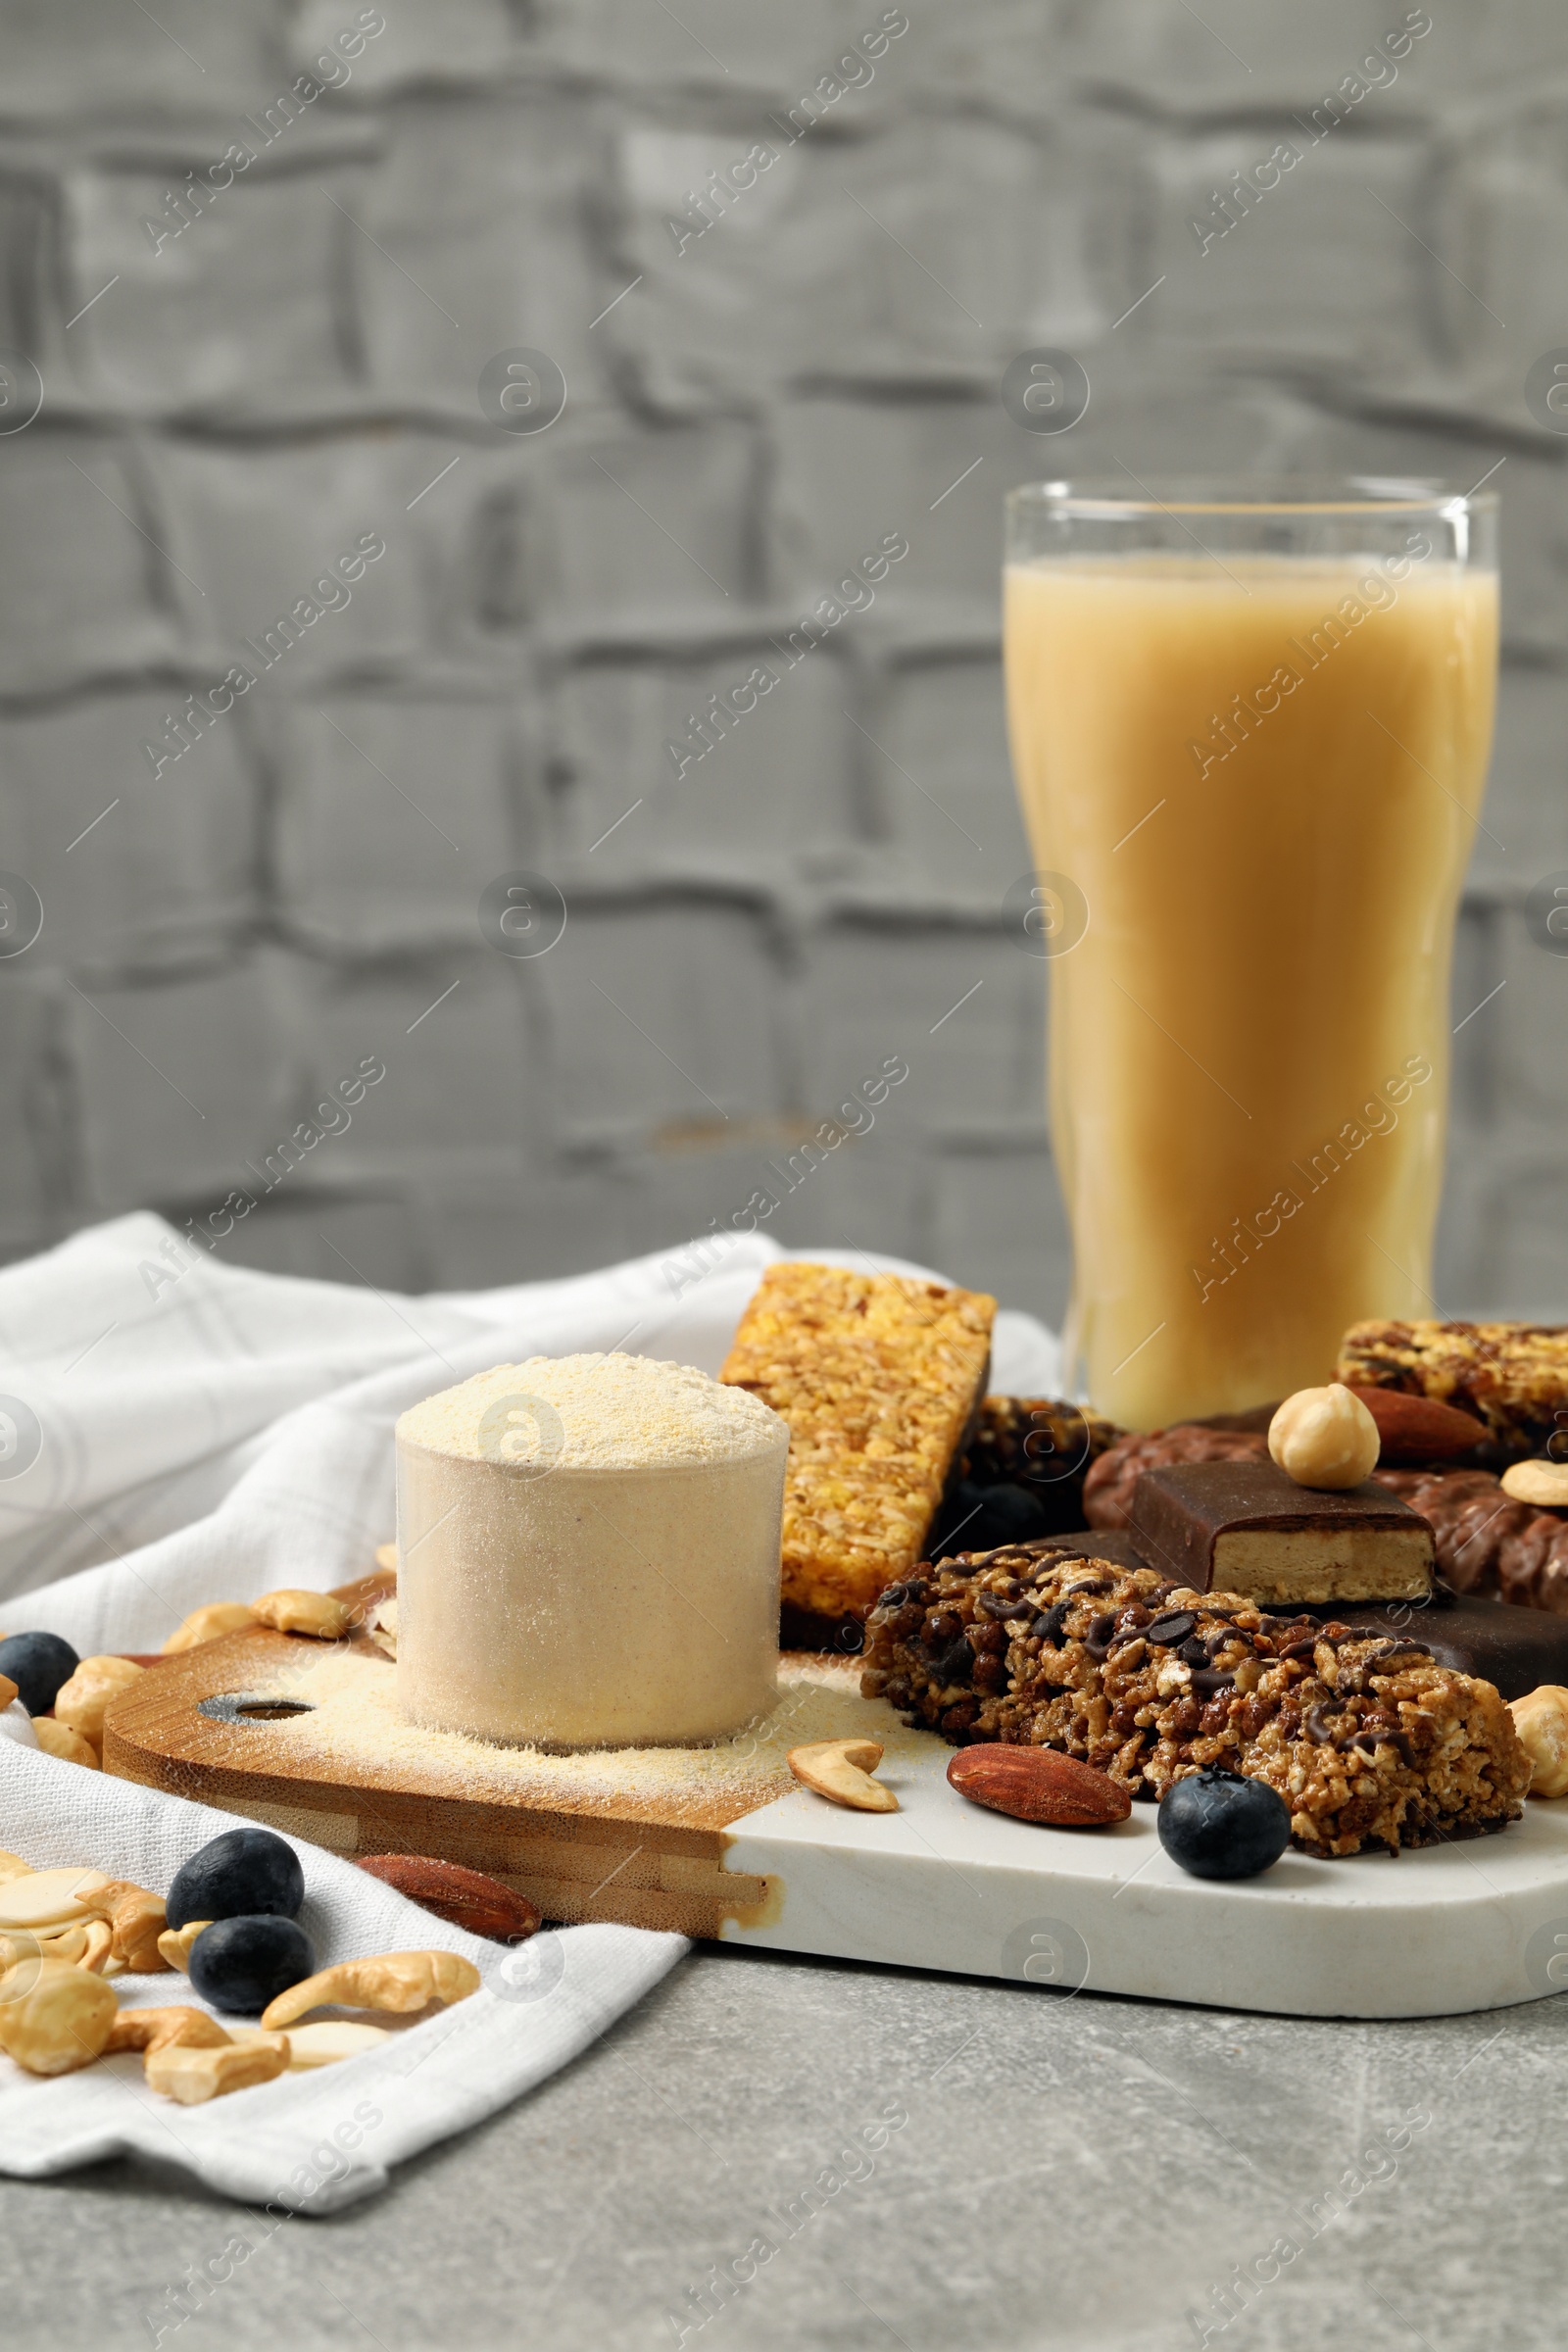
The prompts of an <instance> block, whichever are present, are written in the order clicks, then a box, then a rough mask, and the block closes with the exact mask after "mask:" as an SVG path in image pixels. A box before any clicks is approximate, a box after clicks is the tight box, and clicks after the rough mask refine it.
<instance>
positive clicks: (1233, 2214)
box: [0, 1948, 1568, 2352]
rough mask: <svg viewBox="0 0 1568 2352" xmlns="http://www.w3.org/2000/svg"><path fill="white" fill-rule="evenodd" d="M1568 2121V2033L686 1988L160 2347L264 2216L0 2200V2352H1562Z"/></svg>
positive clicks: (253, 2261) (82, 2185)
mask: <svg viewBox="0 0 1568 2352" xmlns="http://www.w3.org/2000/svg"><path fill="white" fill-rule="evenodd" d="M1565 2094H1568V2002H1565V2001H1562V2000H1550V2001H1545V2002H1542V2003H1537V2004H1535V2005H1533V2006H1530V2007H1526V2008H1518V2009H1511V2010H1505V2011H1501V2012H1498V2013H1496V2014H1495V2015H1492V2016H1486V2017H1457V2018H1450V2019H1446V2020H1441V2021H1436V2022H1428V2021H1416V2022H1412V2023H1408V2024H1395V2025H1348V2024H1318V2023H1298V2022H1295V2021H1293V2020H1289V2019H1279V2018H1263V2017H1250V2016H1238V2015H1233V2014H1230V2013H1226V2012H1218V2011H1204V2010H1197V2009H1180V2008H1167V2007H1162V2006H1159V2005H1157V2004H1150V2003H1141V2002H1135V2001H1122V2000H1109V1999H1100V1998H1095V1997H1090V1996H1086V1995H1079V1996H1077V1997H1076V1998H1071V1997H1065V1996H1063V1995H1061V1994H1059V1993H1055V1992H1052V1991H1038V1992H1037V1991H1034V1990H1030V1989H1026V1988H1024V1987H1021V1986H1020V1987H1011V1986H1004V1985H984V1984H978V1983H970V1982H966V1981H963V1980H959V1979H955V1978H925V1977H917V1976H912V1975H902V1974H892V1973H888V1972H883V1971H877V1970H873V1969H867V1968H859V1967H856V1966H852V1965H847V1964H846V1965H840V1964H836V1963H830V1962H810V1961H803V1960H787V1959H777V1958H774V1957H772V1956H769V1955H762V1954H756V1953H742V1952H727V1951H720V1950H715V1949H711V1948H703V1949H700V1950H699V1951H698V1952H697V1953H696V1955H695V1956H694V1957H693V1958H692V1959H691V1960H689V1961H688V1962H687V1963H686V1964H685V1965H684V1966H683V1967H682V1968H680V1969H678V1970H677V1971H676V1973H675V1974H674V1975H673V1976H672V1977H671V1978H669V1979H668V1980H666V1982H665V1983H664V1985H662V1986H661V1987H660V1988H659V1989H658V1990H657V1991H656V1992H655V1993H654V1994H653V1995H652V1997H651V1998H650V1999H649V2000H647V2001H646V2002H645V2003H644V2004H643V2005H642V2007H641V2008H640V2009H638V2010H636V2011H634V2012H633V2013H632V2015H631V2016H630V2017H628V2018H626V2019H624V2020H622V2022H621V2023H620V2025H619V2026H618V2027H616V2028H615V2030H614V2031H613V2033H612V2034H609V2035H608V2036H607V2037H606V2038H605V2039H604V2040H603V2041H602V2042H601V2043H599V2044H598V2045H597V2046H596V2047H595V2048H594V2049H593V2050H592V2051H590V2052H589V2053H588V2055H587V2056H586V2057H584V2058H583V2059H582V2060H580V2061H579V2062H578V2064H577V2065H576V2066H574V2067H572V2068H570V2069H568V2070H567V2071H566V2072H565V2073H564V2074H563V2075H559V2076H557V2077H555V2078H554V2080H553V2081H551V2082H548V2083H547V2084H546V2085H545V2086H544V2087H543V2088H542V2089H541V2090H539V2091H538V2092H537V2093H535V2095H534V2096H533V2097H531V2098H528V2099H524V2100H522V2101H521V2102H520V2103H519V2104H518V2105H516V2106H515V2107H514V2108H512V2109H511V2110H510V2111H509V2112H508V2113H506V2114H504V2115H501V2116H499V2117H497V2118H495V2119H494V2120H493V2121H492V2122H491V2123H490V2124H488V2125H487V2126H485V2127H483V2128H482V2129H480V2130H478V2131H473V2132H471V2133H469V2134H468V2135H467V2136H466V2138H464V2139H462V2140H460V2141H458V2142H456V2143H453V2144H449V2145H447V2146H445V2147H442V2148H438V2149H435V2150H433V2151H432V2152H431V2153H430V2154H429V2155H428V2156H426V2157H425V2158H423V2159H422V2160H420V2161H419V2162H417V2163H415V2164H412V2165H410V2166H408V2167H406V2168H405V2169H404V2170H402V2171H401V2172H400V2173H398V2174H397V2175H396V2177H395V2179H394V2182H393V2185H392V2187H391V2188H390V2189H389V2190H388V2191H387V2192H386V2194H384V2195H383V2196H381V2197H379V2198H377V2199H375V2200H373V2201H372V2202H370V2203H368V2204H364V2205H360V2206H358V2207H355V2208H354V2209H353V2210H351V2211H350V2212H348V2213H345V2214H343V2215H342V2216H341V2217H339V2218H338V2219H336V2220H325V2221H315V2222H313V2221H303V2220H301V2221H291V2222H288V2223H286V2224H284V2225H282V2226H281V2227H279V2228H277V2229H276V2230H275V2232H274V2233H273V2234H272V2235H271V2236H270V2237H268V2238H267V2239H266V2242H265V2243H260V2244H258V2245H257V2247H256V2251H255V2252H254V2253H253V2254H252V2255H251V2256H250V2257H249V2259H248V2260H247V2261H245V2262H244V2263H243V2264H242V2265H240V2266H239V2267H237V2268H236V2269H235V2271H234V2275H233V2277H232V2278H231V2279H230V2280H229V2281H228V2282H227V2283H226V2284H225V2285H223V2286H221V2288H219V2289H218V2290H217V2291H216V2292H215V2293H214V2294H213V2296H212V2297H211V2299H210V2301H209V2302H208V2303H207V2304H206V2306H205V2307H204V2309H203V2310H202V2312H201V2314H200V2315H199V2316H197V2317H193V2318H191V2319H189V2320H188V2321H187V2322H186V2323H185V2324H184V2325H183V2326H182V2327H179V2328H178V2329H177V2331H175V2330H173V2329H172V2328H170V2327H169V2322H170V2316H171V2315H170V2312H169V2307H168V2304H167V2300H166V2290H167V2288H168V2287H169V2286H171V2285H177V2284H178V2282H179V2280H180V2278H181V2275H182V2274H183V2272H184V2271H185V2269H186V2266H187V2265H190V2264H196V2265H202V2264H204V2263H206V2262H207V2260H208V2259H209V2258H210V2257H212V2256H214V2255H216V2254H218V2253H219V2252H220V2251H221V2248H222V2246H223V2245H224V2242H225V2240H227V2239H229V2238H230V2237H232V2236H235V2235H240V2236H245V2237H248V2238H249V2239H250V2240H252V2241H256V2240H258V2239H260V2238H261V2237H262V2234H263V2231H264V2229H265V2228H266V2225H265V2224H264V2223H263V2222H262V2221H261V2218H260V2217H259V2216H257V2215H255V2214H253V2213H250V2212H248V2211H247V2210H246V2209H244V2208H242V2207H237V2206H233V2205H229V2204H226V2203H224V2202H222V2201H220V2200H217V2199H209V2198H207V2197H204V2196H198V2195H193V2194H192V2193H191V2192H190V2191H189V2189H188V2188H186V2187H185V2186H183V2185H182V2184H180V2183H179V2182H178V2181H177V2180H174V2179H172V2178H159V2177H157V2176H154V2175H151V2174H149V2173H146V2172H143V2171H138V2170H135V2169H133V2168H131V2167H130V2166H127V2165H119V2164H115V2165H107V2166H102V2167H100V2168H98V2169H97V2170H96V2171H94V2172H91V2173H85V2174H77V2175H75V2176H73V2177H71V2178H68V2179H66V2180H59V2181H52V2182H46V2183H41V2184H29V2183H22V2182H17V2181H4V2182H0V2232H3V2234H0V2246H3V2248H4V2252H3V2254H0V2264H3V2271H0V2289H3V2303H0V2309H3V2312H4V2319H3V2321H0V2340H3V2341H4V2343H5V2344H6V2346H7V2348H8V2352H33V2347H39V2348H40V2352H41V2348H42V2347H45V2346H47V2347H48V2348H49V2352H61V2348H62V2347H63V2346H66V2345H82V2346H86V2347H91V2348H92V2352H103V2348H111V2347H118V2346H121V2345H124V2346H127V2347H128V2346H130V2345H141V2346H147V2345H149V2344H150V2343H151V2342H152V2341H153V2340H154V2339H153V2329H152V2328H150V2327H149V2326H148V2323H147V2319H146V2316H145V2315H146V2314H148V2313H149V2312H151V2313H154V2314H157V2315H161V2324H162V2325H163V2326H164V2327H166V2329H168V2330H169V2331H168V2332H165V2333H164V2335H163V2337H162V2342H163V2344H164V2345H165V2346H168V2345H177V2346H178V2348H179V2352H207V2348H208V2347H213V2348H214V2352H216V2348H217V2347H224V2348H225V2352H250V2348H251V2347H253V2346H254V2347H266V2352H276V2348H278V2347H282V2346H288V2347H290V2352H292V2348H293V2347H296V2346H303V2347H307V2348H309V2352H314V2348H315V2347H317V2346H332V2347H334V2348H336V2347H352V2346H355V2345H364V2346H373V2345H380V2346H382V2347H384V2348H385V2352H405V2347H425V2346H432V2347H434V2346H439V2347H443V2348H445V2347H466V2346H470V2345H472V2346H488V2345H513V2344H525V2345H527V2346H528V2347H530V2352H555V2348H556V2347H561V2348H562V2352H578V2348H579V2347H581V2348H582V2352H620V2348H621V2347H636V2348H638V2352H641V2348H642V2347H658V2346H673V2345H675V2344H676V2343H677V2342H678V2341H680V2340H682V2338H681V2332H680V2331H681V2329H682V2328H685V2329H686V2330H688V2332H686V2333H685V2335H684V2339H683V2340H684V2342H685V2343H686V2344H687V2345H692V2344H699V2343H700V2344H701V2345H702V2347H703V2352H709V2347H711V2346H717V2345H720V2344H727V2345H729V2346H730V2347H731V2348H732V2352H734V2348H735V2347H744V2348H745V2352H753V2348H755V2352H804V2348H805V2347H811V2348H812V2352H816V2348H817V2347H825V2348H829V2352H832V2348H836V2347H840V2346H844V2347H851V2346H853V2347H855V2348H856V2352H860V2348H861V2347H864V2348H866V2352H872V2348H874V2347H878V2346H897V2345H900V2344H902V2345H905V2346H907V2347H909V2352H946V2348H947V2347H950V2346H951V2347H959V2346H962V2347H973V2346H979V2347H986V2348H987V2352H991V2348H1002V2347H1012V2346H1018V2347H1031V2348H1033V2347H1038V2346H1056V2345H1060V2346H1062V2347H1070V2348H1071V2352H1102V2348H1103V2352H1113V2348H1114V2352H1121V2348H1122V2347H1127V2348H1128V2352H1131V2347H1133V2346H1137V2347H1139V2348H1140V2352H1151V2348H1152V2352H1158V2348H1159V2347H1162V2346H1167V2345H1168V2346H1170V2347H1172V2352H1175V2348H1176V2347H1178V2346H1183V2345H1193V2344H1197V2343H1198V2342H1199V2341H1200V2340H1203V2335H1202V2331H1201V2329H1200V2327H1198V2326H1197V2325H1196V2324H1195V2322H1194V2319H1193V2318H1192V2316H1191V2315H1192V2314H1193V2313H1195V2312H1196V2313H1201V2315H1202V2316H1203V2327H1204V2329H1206V2331H1207V2332H1206V2340H1207V2341H1209V2342H1210V2343H1216V2342H1223V2343H1224V2345H1225V2346H1226V2352H1263V2348H1264V2347H1278V2346H1289V2347H1292V2348H1293V2352H1295V2348H1296V2347H1301V2348H1303V2352H1305V2348H1307V2347H1310V2348H1313V2352H1315V2348H1316V2347H1319V2346H1324V2345H1334V2346H1337V2347H1338V2346H1344V2347H1352V2348H1353V2352H1384V2348H1385V2347H1387V2348H1388V2352H1410V2348H1411V2347H1416V2346H1420V2345H1423V2344H1424V2345H1426V2346H1427V2347H1428V2352H1495V2348H1497V2347H1506V2352H1522V2348H1533V2347H1535V2346H1538V2345H1539V2346H1543V2347H1544V2346H1547V2345H1551V2346H1553V2347H1554V2348H1555V2347H1556V2346H1557V2345H1558V2343H1559V2342H1560V2340H1561V2336H1562V2332H1563V2325H1564V2293H1563V2278H1564V2269H1565V2258H1564V2253H1563V2247H1564V2242H1565V2232H1564V2228H1563V2205H1562V2199H1563V2196H1564V2190H1565V2185H1568V2183H1565V2172H1568V2161H1565V2156H1564V2137H1563V2120H1564V2113H1565V2103H1568V2099H1565ZM899 2117H903V2118H904V2119H906V2120H904V2121H903V2122H899V2121H897V2120H896V2119H898V2118H899ZM867 2131H869V2134H870V2137H871V2139H872V2140H873V2141H876V2140H878V2139H882V2140H883V2142H884V2144H882V2145H881V2146H880V2147H879V2148H877V2149H876V2150H875V2151H874V2152H872V2151H871V2150H868V2149H867V2147H866V2139H865V2136H864V2135H865V2134H866V2133H867ZM852 2140H853V2142H854V2145H855V2147H856V2148H857V2149H858V2154H856V2155H853V2156H845V2155H844V2153H843V2151H845V2150H846V2149H847V2148H849V2147H850V2146H851V2143H852ZM1369 2150H1370V2151H1371V2154H1370V2155H1369V2154H1368V2151H1369ZM829 2172H831V2177H832V2181H833V2183H834V2184H833V2185H832V2186H831V2187H830V2186H829V2184H828V2174H829ZM851 2174H858V2176H859V2177H858V2179H854V2180H851V2179H848V2178H847V2176H848V2175H851ZM813 2183H816V2184H817V2185H816V2186H815V2187H814V2189H813V2186H812V2184H813ZM758 2239H760V2240H762V2241H763V2243H764V2245H765V2246H767V2247H769V2248H771V2249H773V2250H772V2251H771V2252H769V2253H767V2254H766V2255H765V2258H762V2259H759V2252H758V2251H754V2252H753V2253H752V2254H751V2255H750V2256H748V2252H747V2250H748V2248H752V2247H753V2244H754V2241H755V2240H758ZM1281 2241H1285V2244H1284V2245H1282V2244H1281ZM1287 2245H1288V2246H1289V2247H1290V2248H1291V2249H1294V2250H1293V2251H1290V2252H1287V2251H1286V2246H1287ZM1238 2265H1240V2266H1242V2267H1243V2269H1244V2272H1250V2274H1251V2284H1250V2286H1248V2287H1247V2288H1246V2289H1245V2290H1243V2293H1242V2298H1241V2300H1240V2301H1239V2302H1238V2301H1237V2300H1236V2296H1235V2275H1236V2266H1238ZM715 2266H716V2267H717V2268H718V2269H719V2270H721V2271H727V2272H728V2273H729V2275H730V2278H731V2285H730V2288H729V2290H728V2292H727V2294H726V2295H725V2297H724V2299H723V2302H722V2305H721V2306H720V2307H718V2308H716V2309H715V2307H714V2306H713V2304H712V2303H711V2301H710V2303H709V2305H708V2308H709V2310H710V2311H711V2312H712V2314H713V2316H711V2317H710V2318H709V2319H708V2320H707V2321H706V2323H704V2322H703V2320H702V2311H703V2308H704V2307H703V2304H702V2302H701V2300H700V2299H693V2290H695V2293H696V2296H697V2297H698V2298H700V2297H701V2294H702V2290H703V2289H704V2287H705V2285H709V2286H710V2287H711V2278H712V2275H713V2270H714V2268H715ZM737 2269H738V2270H739V2271H740V2272H741V2273H742V2274H748V2273H749V2274H750V2276H749V2278H748V2280H747V2282H746V2283H745V2284H739V2285H738V2284H735V2283H734V2278H735V2273H736V2270H737ZM1260 2272H1261V2273H1262V2274H1263V2275H1264V2278H1263V2281H1262V2282H1260V2280H1259V2273H1260ZM1227 2282H1230V2284H1231V2287H1232V2290H1233V2291H1232V2300H1231V2304H1230V2309H1231V2311H1232V2313H1233V2315H1234V2316H1232V2317H1231V2318H1230V2319H1229V2320H1228V2321H1227V2320H1226V2318H1225V2310H1226V2306H1225V2305H1224V2304H1223V2303H1222V2302H1220V2301H1217V2300H1216V2296H1215V2290H1216V2289H1223V2288H1224V2287H1225V2286H1226V2283H1227ZM671 2314H676V2315H678V2316H677V2317H675V2318H671V2317H670V2316H669V2315H671ZM1222 2323H1223V2325H1222Z"/></svg>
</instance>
